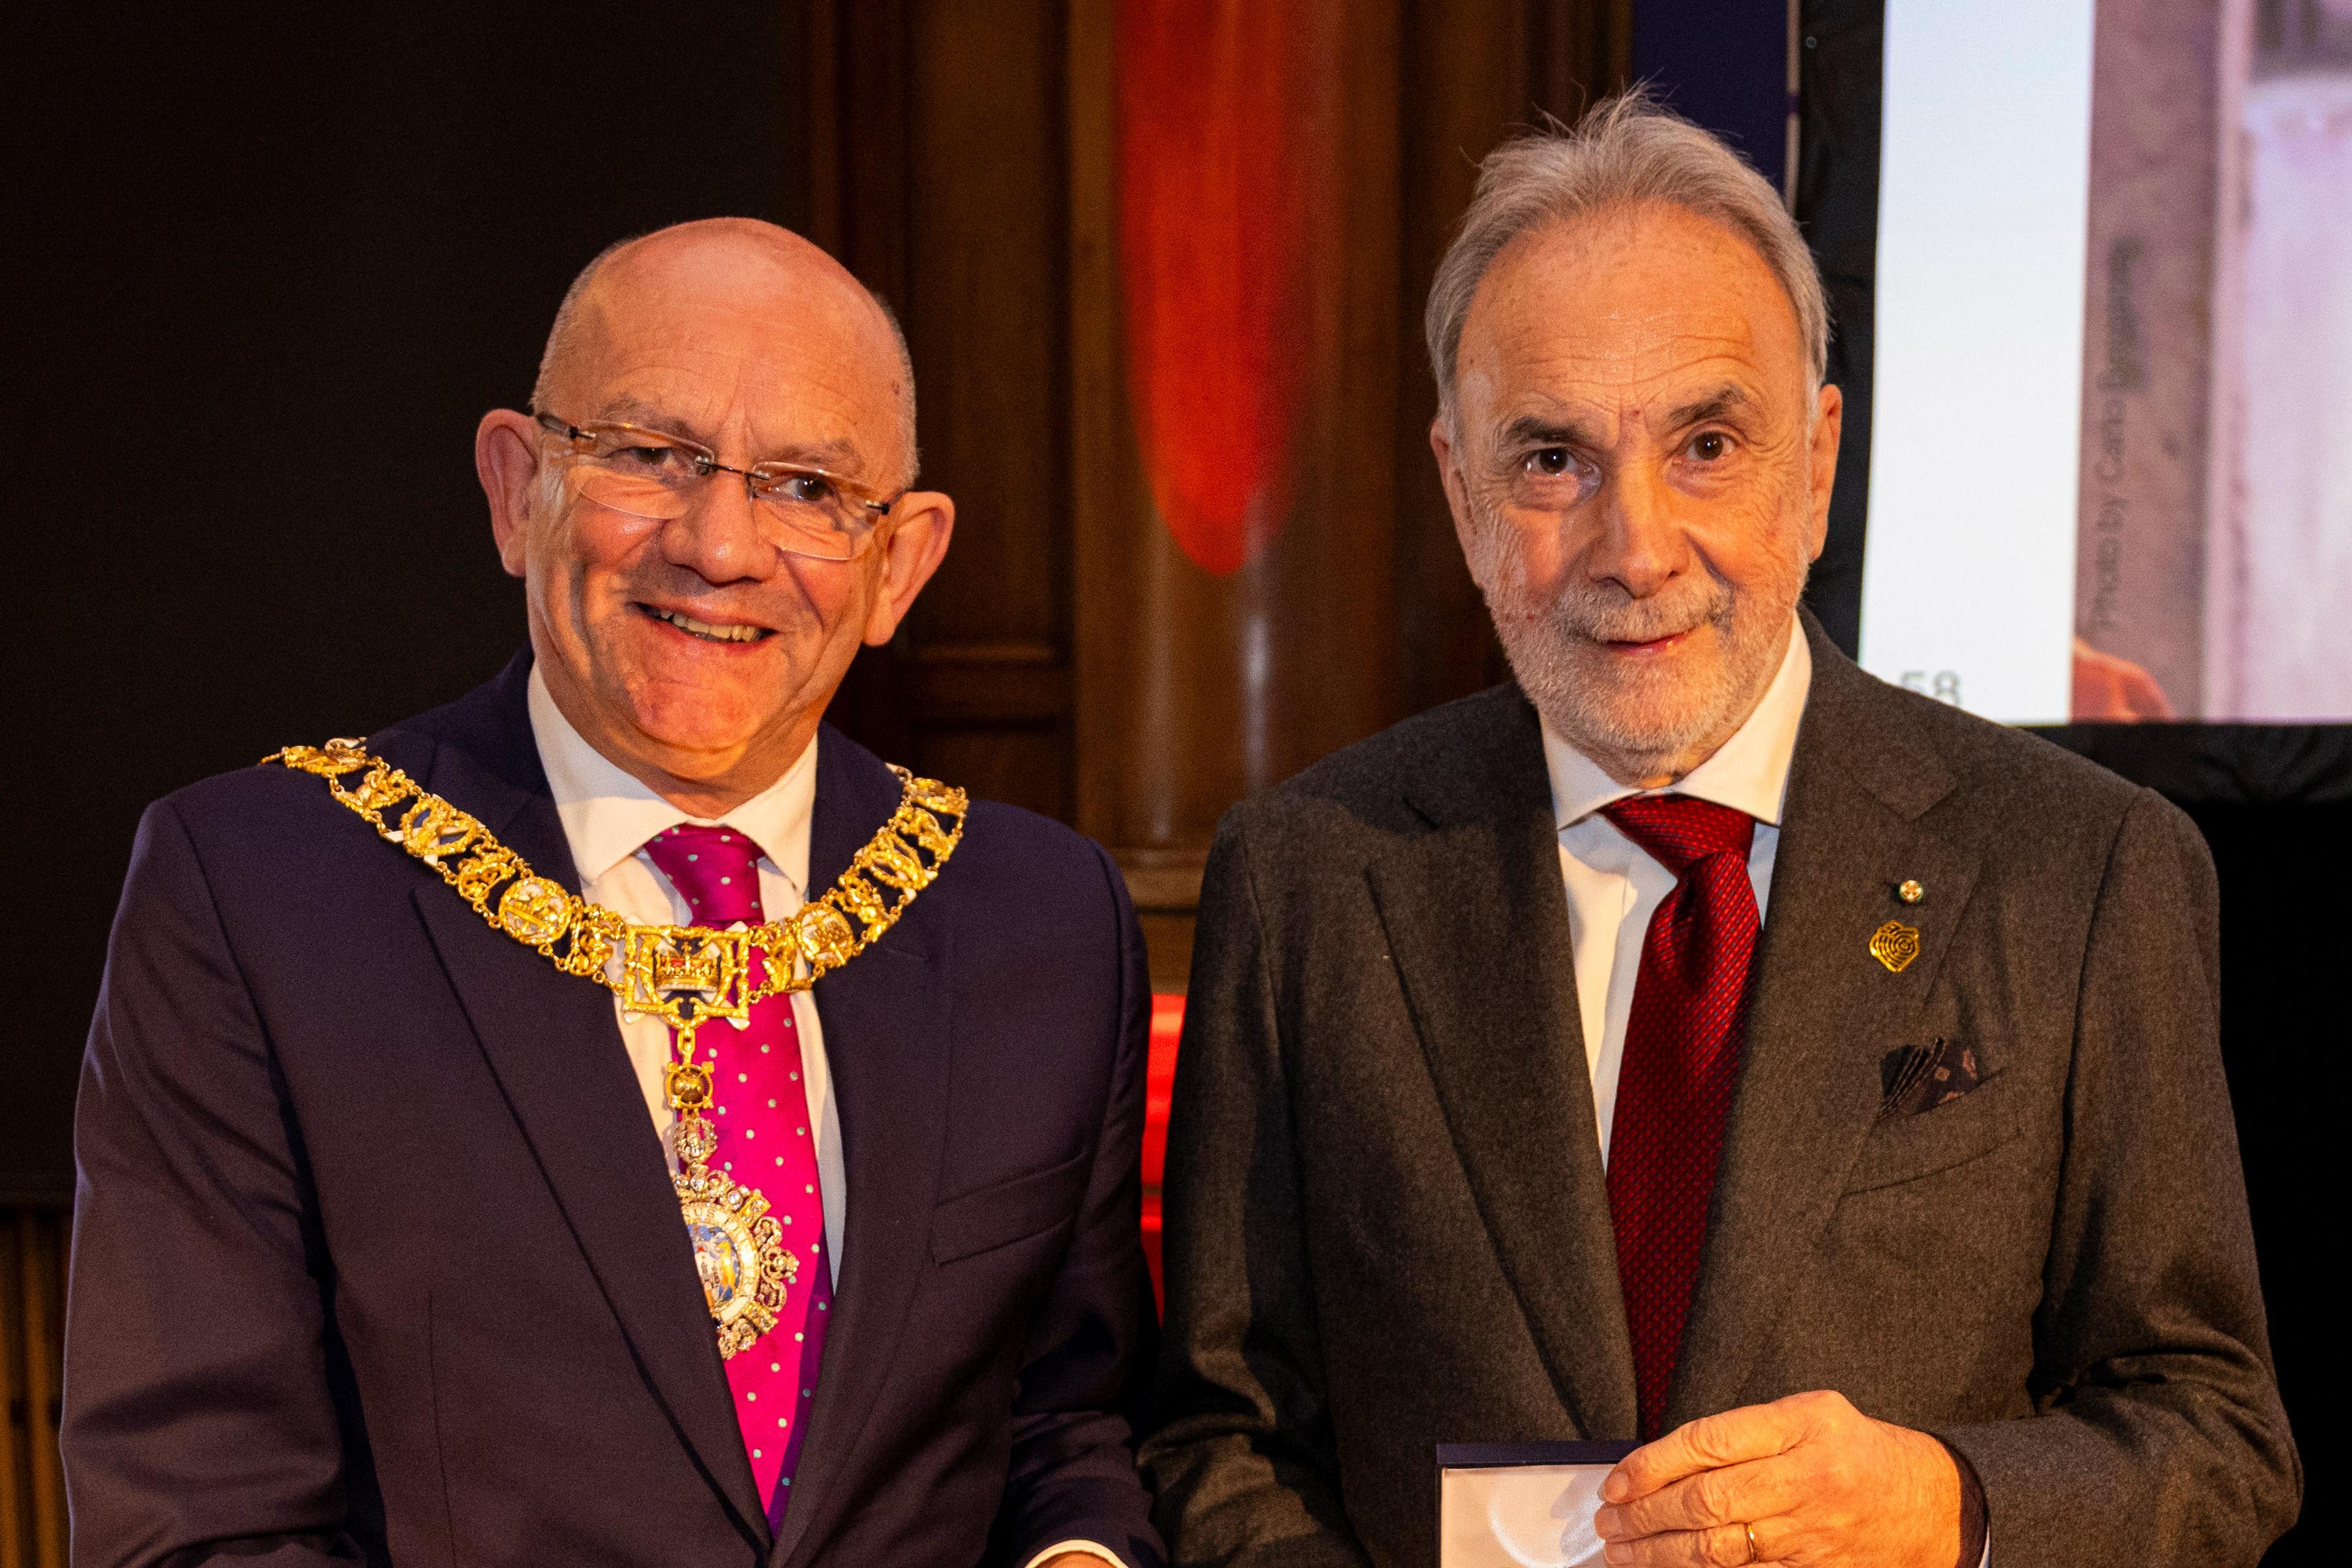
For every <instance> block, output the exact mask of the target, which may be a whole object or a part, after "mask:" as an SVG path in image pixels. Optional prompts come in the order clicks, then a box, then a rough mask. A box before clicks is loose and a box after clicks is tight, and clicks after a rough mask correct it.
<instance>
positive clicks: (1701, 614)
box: [1511, 578, 1734, 643]
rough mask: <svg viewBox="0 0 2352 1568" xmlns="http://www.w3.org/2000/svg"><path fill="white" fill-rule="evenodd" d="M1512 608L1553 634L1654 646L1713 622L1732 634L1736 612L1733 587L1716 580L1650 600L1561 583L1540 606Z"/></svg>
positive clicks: (1594, 586) (1587, 585)
mask: <svg viewBox="0 0 2352 1568" xmlns="http://www.w3.org/2000/svg"><path fill="white" fill-rule="evenodd" d="M1511 608H1512V609H1513V610H1515V611H1516V612H1517V618H1518V619H1523V620H1528V621H1545V622H1550V623H1551V625H1552V627H1553V629H1554V630H1555V631H1559V632H1570V633H1572V634H1573V635H1576V636H1579V637H1582V638H1585V639H1587V640H1588V641H1591V642H1594V643H1654V642H1656V641H1658V640H1659V639H1660V638H1664V637H1674V636H1679V635H1682V634H1683V633H1685V632H1695V631H1696V630H1698V628H1700V627H1701V626H1705V625H1709V624H1712V625H1714V626H1715V627H1716V628H1717V630H1718V631H1723V632H1728V631H1729V630H1730V629H1731V624H1732V617H1733V613H1734V605H1733V601H1732V594H1731V590H1730V588H1729V587H1728V586H1727V585H1726V584H1725V583H1722V582H1720V581H1717V580H1715V579H1713V578H1706V579H1703V580H1691V579H1685V580H1684V581H1683V582H1682V583H1680V584H1677V585H1676V587H1675V589H1674V590H1672V591H1668V592H1667V593H1664V594H1661V595H1658V596H1656V597H1654V598H1648V599H1633V598H1629V597H1627V595H1626V594H1625V591H1623V590H1622V589H1619V588H1613V587H1610V586H1608V585H1606V584H1603V583H1591V582H1585V583H1563V584H1562V585H1561V586H1560V588H1559V591H1557V592H1555V593H1553V594H1551V595H1549V598H1548V599H1547V600H1546V601H1542V602H1523V603H1521V604H1518V605H1515V606H1512V607H1511Z"/></svg>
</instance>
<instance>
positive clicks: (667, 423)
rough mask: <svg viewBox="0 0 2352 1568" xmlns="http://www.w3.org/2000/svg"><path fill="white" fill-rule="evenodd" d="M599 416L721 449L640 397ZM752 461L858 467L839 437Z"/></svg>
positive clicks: (850, 470)
mask: <svg viewBox="0 0 2352 1568" xmlns="http://www.w3.org/2000/svg"><path fill="white" fill-rule="evenodd" d="M600 417H601V418H603V419H606V420H614V421H618V422H619V423H623V424H640V425H643V426H645V427H646V429H647V430H658V431H660V432H661V433H662V434H665V435H675V436H678V437H681V438H682V439H684V440H688V441H691V442H693V443H694V444H696V445H698V446H708V447H710V448H711V449H712V450H713V451H716V450H717V449H718V444H717V443H716V442H714V441H712V440H711V439H710V437H709V436H708V435H707V434H704V433H702V432H701V431H698V430H696V429H694V428H692V427H691V426H690V425H688V423H686V421H684V420H682V419H679V418H677V417H676V416H675V415H673V414H670V413H666V412H664V411H663V410H661V409H658V408H656V407H655V406H654V405H653V404H652V403H649V402H645V401H644V400H643V399H640V398H635V397H622V398H618V399H615V400H614V402H610V403H608V404H606V405H605V412H604V413H603V414H602V415H601V416H600ZM751 461H752V463H753V464H754V465H757V464H761V463H790V464H793V465H797V466H799V467H803V468H823V469H824V470H826V471H827V472H829V473H835V474H840V475H843V476H852V477H854V476H856V473H857V470H858V454H857V447H856V444H853V443H851V442H847V441H842V440H838V439H835V440H831V441H804V442H800V443H797V444H793V445H792V446H788V447H786V448H785V449H784V450H783V451H782V452H772V453H770V454H768V455H766V456H764V457H755V458H753V459H752V460H751Z"/></svg>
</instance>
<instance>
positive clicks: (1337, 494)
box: [793, 0, 1631, 988]
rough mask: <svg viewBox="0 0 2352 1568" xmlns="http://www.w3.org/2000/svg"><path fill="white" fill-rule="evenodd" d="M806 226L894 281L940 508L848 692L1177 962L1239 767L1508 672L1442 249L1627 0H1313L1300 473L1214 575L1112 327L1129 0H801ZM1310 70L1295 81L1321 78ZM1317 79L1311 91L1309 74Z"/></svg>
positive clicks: (1583, 82) (1609, 39)
mask: <svg viewBox="0 0 2352 1568" xmlns="http://www.w3.org/2000/svg"><path fill="white" fill-rule="evenodd" d="M799 10H800V17H799V20H798V21H796V22H795V23H794V24H793V27H794V29H795V32H796V36H798V37H802V38H803V39H804V40H805V44H804V57H805V58H806V59H807V61H808V62H810V64H809V68H808V78H809V79H808V81H807V84H806V90H805V93H804V95H803V101H804V103H805V105H806V112H807V114H808V116H809V126H808V128H807V133H806V136H805V138H804V139H803V143H804V145H805V147H806V149H807V155H808V158H809V160H810V167H809V169H808V170H807V171H806V173H805V178H804V179H803V181H801V182H800V184H801V187H802V188H804V189H805V190H806V191H807V192H808V193H809V197H808V200H809V207H810V213H809V219H808V222H809V226H810V232H811V233H812V235H814V237H816V238H817V239H818V241H819V242H820V243H822V244H824V245H826V246H828V248H831V249H833V250H834V251H835V254H837V255H839V256H842V257H843V259H844V260H845V262H846V263H847V264H848V265H849V266H850V267H851V268H852V270H853V271H855V272H856V273H857V274H858V275H859V276H860V277H864V278H865V279H866V281H867V282H868V283H869V284H871V285H872V286H873V287H875V288H876V289H877V291H878V292H880V293H881V294H882V295H883V296H884V297H885V298H887V299H888V300H889V301H890V302H891V303H892V305H893V306H894V307H895V308H897V309H898V312H899V314H900V317H901V319H902V321H903V322H904V324H905V326H906V329H907V331H908V339H909V342H910V345H911V348H912V351H913V354H914V357H915V362H916V371H917V381H918V384H919V389H920V391H921V394H922V396H921V405H922V424H923V435H924V447H925V460H926V461H925V472H926V480H927V482H929V483H932V484H936V485H938V486H940V487H941V488H944V489H947V490H949V491H950V493H951V494H953V495H954V496H955V497H956V498H957V502H958V507H959V523H958V538H957V542H956V545H955V548H954V549H952V550H951V551H950V555H949V558H948V561H947V563H946V565H945V566H944V567H943V568H942V569H941V571H940V576H939V578H938V579H937V580H935V581H934V582H933V584H932V585H931V587H930V589H929V591H927V593H926V594H925V596H924V598H923V600H922V601H919V603H918V605H917V607H916V610H915V612H914V613H913V614H912V615H911V616H909V618H908V624H907V626H906V627H905V628H904V629H903V630H902V632H901V633H900V635H899V637H898V640H897V641H896V643H894V644H893V645H892V646H891V647H890V648H888V649H885V650H875V651H869V652H868V653H866V654H865V655H862V656H861V658H860V660H859V663H858V666H857V668H856V670H855V671H854V672H853V674H852V677H851V681H850V684H849V686H848V688H847V689H846V690H845V693H844V695H843V697H842V699H841V701H840V702H839V703H838V704H837V705H836V707H835V716H836V717H837V718H838V719H839V720H840V721H841V722H842V723H843V724H844V725H845V727H848V728H849V729H850V731H851V732H852V733H853V734H855V735H856V736H858V737H859V738H861V739H864V740H866V742H867V743H868V744H869V745H873V746H875V747H877V749H879V750H881V751H883V752H884V753H885V754H886V755H888V756H891V757H893V758H898V759H901V760H905V761H908V762H910V763H913V764H915V765H918V766H920V767H922V768H926V769H927V770H929V771H932V772H934V773H937V774H938V775H940V776H941V777H945V778H949V779H953V780H955V781H956V782H959V783H962V784H965V785H967V786H969V787H971V789H974V790H976V791H977V792H979V793H982V794H984V795H988V796H992V797H994V798H997V799H1003V800H1013V801H1015V802H1017V803H1020V804H1024V805H1027V806H1031V807H1033V808H1034V809H1036V810H1043V811H1046V812H1048V813H1051V814H1054V815H1056V816H1059V817H1062V818H1064V819H1065V820H1066V821H1073V822H1075V823H1076V825H1077V826H1078V827H1079V828H1080V829H1081V830H1083V831H1087V832H1088V833H1089V834H1091V835H1093V836H1094V837H1096V838H1097V839H1099V840H1101V841H1103V842H1105V843H1106V844H1108V845H1109V846H1110V847H1111V848H1112V849H1113V851H1114V852H1115V853H1116V854H1117V855H1118V860H1119V862H1120V864H1121V865H1122V867H1123V868H1124V869H1125V870H1126V872H1127V873H1128V879H1129V887H1130V889H1131V890H1132V891H1133V893H1134V894H1135V895H1136V897H1137V901H1138V904H1139V909H1140V910H1141V911H1142V914H1143V917H1144V921H1145V925H1146V927H1147V933H1148V936H1150V941H1151V946H1152V956H1153V973H1154V977H1155V983H1157V984H1159V985H1160V986H1162V987H1164V988H1181V984H1182V981H1183V977H1184V973H1185V970H1186V968H1187V967H1188V964H1189V956H1190V955H1189V946H1190V937H1191V930H1190V927H1191V915H1192V906H1193V904H1194V902H1195V900H1196V898H1197V894H1198V884H1199V874H1200V869H1201V864H1202V858H1203V856H1204V854H1205V851H1206V849H1207V845H1208V842H1209V840H1210V837H1211V834H1212V832H1213V828H1214V825H1215V822H1216V821H1217V818H1218V817H1219V815H1220V814H1222V812H1223V810H1224V809H1225V808H1226V807H1227V806H1229V805H1230V804H1231V803H1232V802H1233V801H1234V800H1238V799H1240V798H1241V797H1242V796H1244V795H1245V794H1247V793H1250V792H1251V791H1253V790H1255V789H1260V788H1264V787H1265V786H1266V785H1269V784H1272V783H1274V782H1276V781H1278V780H1280V779H1283V778H1286V777H1287V776H1288V775H1289V774H1291V773H1292V772H1295V771H1297V769H1298V768H1302V767H1304V766H1306V765H1307V764H1308V763H1311V762H1313V761H1314V760H1316V759H1317V758H1320V757H1322V756H1323V755H1325V754H1326V753H1328V752H1329V751H1330V750H1332V749H1334V748H1336V747H1339V746H1342V745H1345V744H1347V743H1348V742H1349V741H1352V740H1354V739H1357V738H1359V737H1362V736H1364V735H1368V734H1370V733H1371V732H1373V731H1374V730H1377V729H1379V728H1380V727H1382V726H1384V725H1386V724H1389V723H1391V722H1393V721H1394V720H1395V719H1396V718H1398V717H1401V716H1403V715H1404V714H1406V713H1410V712H1413V711H1416V710H1418V709H1420V708H1423V707H1426V706H1432V705H1433V704H1435V703H1438V702H1442V701H1444V700H1447V699H1448V698H1451V697H1454V696H1457V695H1462V694H1464V693H1465V692H1468V691H1471V690H1475V689H1476V688H1477V687H1478V686H1480V685H1486V684H1487V683H1488V682H1489V681H1491V680H1493V679H1496V678H1498V676H1499V675H1500V674H1501V673H1502V666H1501V663H1500V660H1499V658H1498V656H1497V654H1496V651H1495V648H1494V643H1493V638H1492V636H1491V633H1490V632H1489V631H1488V629H1487V624H1486V613H1485V609H1484V606H1483V604H1482V603H1481V602H1480V601H1479V599H1478V596H1477V594H1476V591H1475V589H1474V588H1473V587H1472V586H1471V584H1470V582H1469V579H1468V574H1467V572H1466V571H1465V570H1464V568H1463V566H1462V563H1461V559H1460V553H1459V550H1458V549H1457V547H1456V546H1455V544H1454V538H1453V528H1452V524H1451V520H1450V518H1449V517H1448V516H1447V514H1446V512H1445V509H1444V497H1443V493H1442V492H1441V491H1440V490H1439V488H1438V486H1437V484H1436V480H1435V475H1434V471H1433V465H1432V463H1431V460H1430V457H1429V454H1428V448H1427V442H1426V430H1427V424H1428V420H1429V417H1430V415H1431V413H1432V412H1433V408H1434V392H1433V389H1432V388H1431V386H1430V383H1429V378H1428V367H1427V362H1426V359H1425V357H1424V355H1423V351H1422V349H1421V342H1420V340H1421V332H1420V315H1421V306H1422V301H1423V298H1424V297H1425V294H1426V290H1427V287H1428V281H1429V276H1430V273H1431V270H1432V269H1433V267H1434V265H1435V261H1436V258H1437V256H1438V255H1439V253H1440V252H1441V251H1442V250H1443V248H1444V244H1445V242H1446V240H1447V239H1448V238H1449V237H1450V235H1451V233H1452V230H1453V227H1454V224H1455V223H1456V222H1457V221H1458V218H1459V214H1460V212H1461V209H1462V206H1463V204H1465V202H1466V200H1467V198H1468V194H1469V190H1470V184H1471V180H1472V177H1473V174H1474V172H1475V161H1476V159H1477V158H1478V157H1479V156H1481V155H1482V154H1483V153H1484V152H1486V150H1487V149H1488V148H1490V147H1491V146H1492V145H1493V144H1494V143H1495V142H1496V141H1498V140H1500V139H1501V137H1502V136H1504V135H1505V134H1507V133H1508V132H1509V131H1511V130H1512V129H1514V128H1517V127H1521V126H1525V125H1528V124H1530V123H1533V122H1534V121H1536V120H1538V118H1539V116H1540V114H1541V113H1542V112H1544V111H1551V112H1557V113H1559V114H1562V115H1564V116H1568V115H1573V114H1574V113H1575V112H1576V111H1577V110H1579V109H1580V107H1581V106H1582V104H1583V102H1584V101H1585V99H1586V97H1587V95H1588V91H1589V89H1592V88H1596V87H1599V88H1607V87H1613V86H1616V85H1620V84H1622V80H1623V77H1624V69H1625V60H1626V58H1627V56H1628V54H1629V51H1630V39H1631V27H1630V16H1631V9H1630V0H1461V3H1459V4H1440V3H1439V0H1329V4H1328V15H1330V16H1333V17H1335V18H1336V19H1337V25H1336V26H1334V27H1333V28H1332V30H1331V33H1330V37H1329V40H1328V49H1325V50H1323V51H1320V52H1319V53H1317V54H1316V55H1315V56H1314V57H1313V61H1312V64H1311V66H1310V67H1309V68H1323V69H1327V70H1328V71H1329V72H1330V73H1332V74H1331V76H1330V78H1327V79H1328V82H1329V85H1330V87H1331V89H1332V90H1333V91H1334V92H1335V94H1336V99H1335V101H1336V104H1337V115H1338V126H1339V130H1338V134H1337V136H1336V139H1335V148H1336V156H1335V162H1333V165H1332V167H1331V169H1330V171H1329V183H1330V189H1331V190H1332V192H1333V193H1334V197H1335V199H1334V201H1333V202H1332V203H1331V204H1330V211H1331V214H1332V220H1331V223H1330V225H1329V229H1328V232H1327V233H1323V234H1320V235H1316V236H1315V237H1314V243H1315V245H1316V246H1317V254H1318V256H1319V257H1320V258H1321V266H1320V267H1319V269H1318V284H1317V287H1315V289H1314V290H1313V291H1312V298H1313V299H1314V301H1316V303H1315V304H1314V305H1313V306H1312V308H1310V309H1309V310H1307V312H1306V317H1307V319H1303V320H1302V321H1301V322H1300V323H1299V330H1298V334H1297V340H1298V351H1299V352H1300V353H1301V354H1302V355H1304V356H1306V357H1307V358H1308V359H1310V360H1311V361H1312V364H1311V367H1310V371H1309V374H1308V377H1307V382H1308V386H1309V388H1310V391H1309V392H1308V394H1307V399H1306V406H1305V408H1304V411H1303V414H1302V417H1301V419H1300V422H1299V425H1298V432H1297V451H1298V459H1297V470H1296V473H1297V483H1296V485H1295V487H1294V490H1293V495H1292V504H1291V506H1290V507H1289V509H1288V514H1287V516H1286V517H1285V518H1284V520H1283V523H1282V527H1281V528H1280V531H1279V533H1278V534H1277V535H1276V537H1275V538H1274V540H1273V542H1272V543H1271V544H1270V545H1269V546H1267V547H1266V548H1265V549H1264V551H1263V552H1262V553H1261V554H1260V555H1259V556H1258V557H1257V558H1256V559H1255V560H1254V561H1252V562H1251V563H1250V564H1249V565H1247V566H1245V567H1244V568H1243V569H1242V570H1239V571H1236V572H1234V573H1232V574H1231V575H1229V576H1215V575H1212V574H1211V573H1208V572H1206V571H1203V570H1202V569H1201V568H1200V567H1198V566H1196V565H1195V564H1193V562H1192V560H1191V559H1188V558H1187V557H1186V556H1185V555H1184V554H1183V552H1182V551H1181V549H1178V548H1177V547H1176V546H1175V544H1174V543H1173V541H1172V540H1171V538H1170V536H1169V533H1168V530H1167V529H1166V528H1164V527H1163V526H1161V524H1160V521H1159V519H1158V518H1157V517H1156V516H1155V513H1154V508H1153V501H1152V497H1151V492H1150V485H1149V484H1148V482H1147V480H1146V478H1145V476H1144V468H1143V463H1142V460H1141V458H1140V455H1139V451H1138V444H1137V442H1138V436H1137V427H1136V419H1135V414H1134V411H1133V410H1132V409H1131V407H1130V405H1129V388H1128V385H1127V380H1126V367H1125V365H1124V363H1123V360H1122V338H1121V321H1120V310H1121V286H1120V277H1119V265H1120V264H1119V238H1118V172H1117V150H1116V135H1115V133H1116V126H1117V123H1118V98H1117V91H1118V47H1117V31H1118V0H1004V3H1003V4H998V5H989V6H984V7H982V6H970V5H954V4H951V3H950V0H860V3H858V4H855V5H852V4H850V3H849V0H802V4H801V5H800V7H799ZM1312 85H1313V84H1312V83H1307V84H1304V86H1312ZM1302 90H1303V89H1302Z"/></svg>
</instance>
